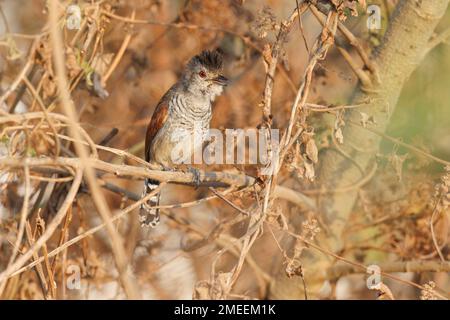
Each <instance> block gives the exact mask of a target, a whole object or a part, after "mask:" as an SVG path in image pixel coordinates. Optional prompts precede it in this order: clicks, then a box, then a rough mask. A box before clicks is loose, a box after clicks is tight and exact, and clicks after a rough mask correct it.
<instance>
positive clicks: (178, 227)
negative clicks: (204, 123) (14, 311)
mask: <svg viewBox="0 0 450 320" xmlns="http://www.w3.org/2000/svg"><path fill="white" fill-rule="evenodd" d="M72 2H73V1H65V0H64V1H63V0H50V1H44V0H38V1H32V2H31V1H25V0H21V1H15V0H14V1H13V0H4V1H0V13H1V14H0V20H1V21H0V26H1V27H0V31H1V33H0V298H1V299H127V298H128V299H183V298H184V299H186V298H188V299H190V298H194V299H348V298H351V299H427V300H428V299H448V298H449V297H450V294H449V291H450V277H449V271H450V263H449V262H448V259H449V258H450V251H449V243H448V240H449V230H450V223H449V212H450V191H449V189H450V131H449V128H450V107H449V106H450V105H449V103H450V92H449V90H448V83H449V82H450V60H449V59H448V57H449V55H450V47H449V46H448V44H449V41H450V24H449V23H448V22H449V21H450V19H449V17H450V9H449V8H448V3H449V0H422V1H411V0H388V1H386V0H384V1H381V0H380V1H373V2H371V3H370V5H375V6H376V8H378V10H379V13H380V17H381V20H380V26H379V27H380V28H370V29H369V28H368V26H367V24H366V22H367V20H368V19H371V18H373V16H369V14H368V13H367V12H368V11H367V7H368V5H369V4H368V3H366V1H364V0H279V1H275V0H273V1H252V0H226V1H219V0H211V1H201V0H176V1H159V0H136V1H124V0H92V1H87V0H80V1H77V3H76V4H77V6H78V8H79V10H80V11H79V14H78V13H77V12H76V9H73V8H71V9H69V7H70V5H73V3H72ZM73 10H75V11H73ZM375 15H376V13H375ZM73 19H75V20H73ZM77 19H78V20H77ZM72 23H79V25H77V26H76V27H75V28H73V25H72ZM215 48H220V50H221V51H222V52H223V55H224V59H225V70H224V73H225V74H226V75H227V77H228V78H229V79H230V84H229V86H228V87H227V88H226V91H225V93H224V94H223V95H222V96H221V97H219V98H218V99H217V101H216V102H215V105H214V109H213V118H212V123H211V127H212V128H218V129H220V130H225V129H226V128H232V129H248V128H269V129H279V130H280V144H279V147H280V148H279V154H278V155H277V157H275V158H273V157H272V159H273V163H272V165H273V174H272V175H263V174H261V172H262V169H263V168H262V167H261V166H259V165H241V164H237V165H231V164H228V165H218V164H215V165H201V166H198V168H199V169H200V173H201V174H200V180H201V185H200V187H199V188H194V187H193V186H192V180H193V174H192V173H191V172H186V171H183V170H179V171H170V172H167V171H164V170H162V169H163V168H159V167H157V166H154V165H149V164H148V163H146V162H145V161H144V160H142V159H143V152H144V150H143V149H144V137H145V130H146V125H147V123H148V121H149V119H150V117H151V114H152V112H153V110H154V108H155V106H156V104H157V102H158V101H159V99H160V98H161V96H162V95H163V94H164V92H165V91H166V90H167V89H168V88H169V87H170V86H171V85H172V84H173V83H174V82H175V81H176V80H177V78H178V75H179V74H180V71H181V70H182V68H183V67H184V65H185V63H186V62H187V60H188V59H189V58H190V57H192V56H193V55H195V54H197V53H198V52H200V51H202V50H204V49H215ZM272 151H273V150H268V152H269V153H270V152H272ZM144 178H152V179H155V180H159V181H161V182H162V183H161V184H160V186H159V188H158V190H156V191H159V190H163V191H164V192H163V196H162V201H161V203H160V206H159V207H160V208H161V214H162V218H161V223H160V225H159V226H158V227H156V228H154V229H146V228H141V226H140V222H139V218H138V211H139V206H140V205H141V204H142V203H143V202H145V201H147V200H148V199H149V198H150V197H151V196H152V194H149V195H146V196H145V197H144V198H141V194H142V188H143V179H144ZM156 191H155V192H156Z"/></svg>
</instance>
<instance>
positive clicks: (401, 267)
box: [327, 261, 450, 280]
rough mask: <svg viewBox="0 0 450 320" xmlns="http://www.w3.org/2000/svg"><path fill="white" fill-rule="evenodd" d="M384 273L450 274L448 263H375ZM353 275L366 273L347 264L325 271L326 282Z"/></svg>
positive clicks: (449, 263)
mask: <svg viewBox="0 0 450 320" xmlns="http://www.w3.org/2000/svg"><path fill="white" fill-rule="evenodd" d="M375 265H377V266H378V267H380V270H382V271H384V272H391V273H392V272H450V262H441V261H400V262H386V263H375ZM355 273H367V271H366V270H362V269H361V268H359V267H357V266H353V265H349V264H339V265H336V266H334V267H331V268H330V269H328V270H327V277H328V280H337V279H339V278H341V277H343V276H346V275H349V274H355Z"/></svg>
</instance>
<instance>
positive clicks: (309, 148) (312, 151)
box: [306, 139, 319, 163]
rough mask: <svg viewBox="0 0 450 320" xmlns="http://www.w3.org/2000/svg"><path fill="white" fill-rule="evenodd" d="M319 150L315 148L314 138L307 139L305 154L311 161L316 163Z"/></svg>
mask: <svg viewBox="0 0 450 320" xmlns="http://www.w3.org/2000/svg"><path fill="white" fill-rule="evenodd" d="M318 153H319V151H318V150H317V146H316V142H315V141H314V139H309V140H308V142H307V143H306V155H307V156H308V158H309V160H311V161H312V162H313V163H317V162H318V161H319V158H318Z"/></svg>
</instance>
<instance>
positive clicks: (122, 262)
mask: <svg viewBox="0 0 450 320" xmlns="http://www.w3.org/2000/svg"><path fill="white" fill-rule="evenodd" d="M57 10H58V1H57V0H52V1H50V6H49V13H50V15H49V17H50V39H51V43H52V47H53V60H54V64H55V71H56V75H57V85H58V88H59V94H60V99H61V102H62V103H61V104H62V107H63V110H64V113H65V114H66V115H67V118H68V120H69V121H68V123H69V133H70V135H71V136H72V137H73V138H74V139H75V140H81V133H80V131H79V126H78V125H77V123H76V119H77V115H76V112H75V107H74V106H73V103H72V101H71V98H70V93H69V83H68V81H67V77H66V70H65V61H64V49H63V37H62V34H61V32H60V30H59V28H58V13H57ZM74 146H75V151H76V153H77V155H78V156H79V157H80V162H81V166H82V169H83V170H84V175H85V177H86V180H87V183H88V185H89V188H90V189H91V192H92V199H93V200H94V203H95V206H96V208H97V210H98V212H99V214H100V216H101V217H102V219H103V221H104V222H105V223H106V231H107V232H108V235H109V237H110V238H111V244H112V246H111V248H112V252H113V256H114V259H115V262H116V265H117V270H118V272H119V277H120V279H121V283H122V285H123V287H124V290H125V294H126V295H127V296H128V298H131V299H137V298H139V296H140V294H139V292H138V289H137V284H136V283H135V281H134V280H133V279H132V277H130V275H129V272H128V271H127V265H128V262H127V257H126V254H125V249H124V247H123V244H122V239H121V237H120V234H119V232H118V231H117V230H116V228H115V227H114V225H113V223H112V221H111V213H110V210H109V207H108V205H107V202H106V200H105V197H104V196H103V194H102V191H101V189H100V186H99V185H98V183H97V180H96V176H95V172H94V170H93V168H92V167H91V166H90V163H89V161H88V158H89V154H88V152H87V150H86V148H85V146H84V145H82V144H81V143H80V142H79V141H75V142H74Z"/></svg>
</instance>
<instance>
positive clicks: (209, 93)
mask: <svg viewBox="0 0 450 320" xmlns="http://www.w3.org/2000/svg"><path fill="white" fill-rule="evenodd" d="M222 68H223V55H222V53H221V52H220V50H218V49H216V50H211V51H210V50H204V51H202V52H201V53H199V54H197V55H195V56H194V57H192V58H191V59H190V60H189V62H188V63H187V64H186V66H185V68H184V70H183V72H182V73H181V75H180V77H179V79H178V81H177V82H176V83H175V84H174V85H172V87H171V88H170V89H169V90H168V91H167V92H166V93H165V94H164V95H163V96H162V98H161V99H160V101H159V102H158V104H157V105H156V108H155V110H154V112H153V115H152V117H151V120H150V122H149V124H148V127H147V132H146V136H145V160H146V161H147V162H149V163H151V164H156V165H160V166H162V167H163V168H164V170H173V169H175V168H176V167H177V166H178V165H179V164H180V163H189V160H190V158H191V157H192V154H193V153H194V152H195V151H196V150H198V149H199V148H200V149H201V148H202V146H203V139H204V137H205V136H206V134H207V131H208V129H209V126H210V121H211V116H212V103H213V102H214V100H215V99H216V97H217V96H219V95H220V94H221V93H222V92H223V89H224V87H225V86H226V85H227V84H228V79H227V78H226V77H225V76H224V75H223V74H222ZM190 169H193V168H192V167H190ZM193 173H194V180H195V182H197V185H198V183H199V175H198V171H196V170H195V169H193ZM159 183H160V182H159V181H157V180H154V179H149V178H146V179H145V180H144V188H143V194H142V197H144V196H146V195H147V194H149V193H150V192H152V191H154V190H155V189H156V188H157V187H158V186H159ZM160 196H161V193H160V192H158V193H157V194H155V195H153V196H152V197H150V198H149V200H148V201H146V202H144V203H143V204H142V205H141V207H140V210H139V215H140V218H139V219H140V222H141V225H142V226H143V227H148V226H150V227H153V228H154V227H156V226H157V225H158V224H159V222H160V215H159V209H158V208H153V207H154V206H159V200H160Z"/></svg>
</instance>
